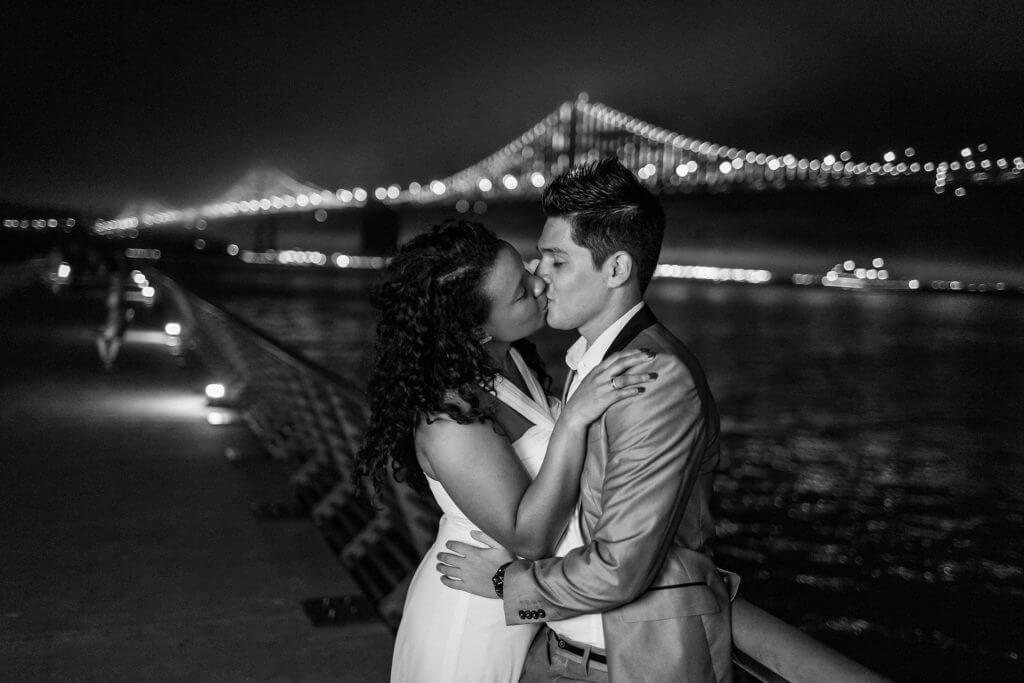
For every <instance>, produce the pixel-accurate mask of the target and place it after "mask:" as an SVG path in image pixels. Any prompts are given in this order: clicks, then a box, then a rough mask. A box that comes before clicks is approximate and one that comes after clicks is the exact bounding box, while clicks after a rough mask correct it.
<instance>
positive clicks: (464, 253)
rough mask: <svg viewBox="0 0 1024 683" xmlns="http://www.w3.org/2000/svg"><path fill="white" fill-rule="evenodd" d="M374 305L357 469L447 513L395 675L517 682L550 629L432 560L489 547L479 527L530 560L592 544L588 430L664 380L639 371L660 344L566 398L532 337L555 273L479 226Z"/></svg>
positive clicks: (421, 248)
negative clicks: (372, 359)
mask: <svg viewBox="0 0 1024 683" xmlns="http://www.w3.org/2000/svg"><path fill="white" fill-rule="evenodd" d="M375 305H376V306H377V307H378V308H379V309H380V319H379V322H378V325H377V342H376V363H375V366H374V368H373V371H372V375H371V379H370V387H369V392H370V401H371V409H372V416H371V420H370V427H369V429H368V431H367V434H366V439H365V443H364V445H363V448H362V449H361V451H360V453H359V455H358V457H357V467H358V471H359V472H360V473H361V474H363V475H369V476H370V477H372V478H373V480H374V482H375V485H376V486H377V487H378V489H379V488H380V487H381V486H383V484H384V482H385V480H386V478H387V477H388V475H389V469H390V470H393V472H394V475H395V476H396V478H398V479H400V480H403V479H404V480H408V481H409V483H410V484H411V485H412V486H414V487H416V488H418V489H419V490H421V491H425V490H427V489H429V491H430V492H431V493H432V494H433V496H434V498H435V499H436V500H437V503H438V505H439V506H440V507H441V510H442V511H443V513H444V515H443V516H442V517H441V521H440V525H439V528H438V535H437V539H436V540H435V542H434V545H433V547H432V548H431V549H430V550H429V551H428V552H427V553H426V555H425V557H424V558H423V561H422V562H421V563H420V566H419V568H418V569H417V571H416V574H415V575H414V577H413V579H412V583H411V585H410V587H409V593H408V597H407V599H406V603H405V611H404V613H403V618H402V623H401V625H400V627H399V629H398V635H397V639H396V643H395V651H394V657H393V661H392V672H391V680H392V681H417V682H423V681H444V682H445V683H449V682H451V681H472V682H473V683H479V682H482V681H517V680H519V674H520V672H521V669H522V666H523V663H524V660H525V657H526V652H527V650H528V649H529V646H530V642H531V640H532V639H533V636H534V634H535V632H536V629H537V627H536V626H533V625H519V626H506V625H505V617H504V613H503V611H502V605H501V601H495V600H488V599H485V598H480V597H477V596H474V595H471V594H469V593H466V592H463V591H453V590H450V589H448V588H446V587H445V586H444V585H443V584H442V583H441V582H440V581H438V579H437V576H436V574H435V572H434V561H433V558H434V556H435V555H436V554H437V552H439V551H441V550H443V549H444V547H445V543H446V542H447V541H450V540H459V541H463V542H467V543H475V541H473V540H472V538H471V536H470V531H471V530H473V529H480V530H482V531H483V532H484V533H486V534H487V535H488V536H490V537H491V538H492V539H494V540H496V541H497V543H499V544H501V545H502V546H504V547H506V548H508V549H509V550H510V551H511V552H513V553H515V554H516V555H519V556H521V557H525V558H532V559H537V558H542V557H550V556H552V555H556V554H559V552H558V548H559V547H561V546H565V547H566V548H571V547H573V546H575V545H579V544H580V536H579V533H580V532H579V529H578V527H577V525H576V524H574V523H570V522H571V521H572V510H573V508H574V506H575V504H576V500H577V497H578V495H579V491H578V488H579V478H580V472H581V470H582V466H583V456H584V454H585V450H586V449H585V438H586V428H587V426H588V425H589V424H590V423H591V422H593V421H594V420H596V419H597V418H599V417H600V416H601V414H602V413H603V412H604V411H605V410H606V409H607V408H608V406H610V405H612V404H613V403H615V402H617V401H621V400H623V399H627V398H629V397H630V396H636V395H637V394H639V393H641V392H643V391H644V387H643V386H640V385H641V384H643V383H644V382H648V381H651V379H652V377H651V376H650V375H649V374H648V373H632V374H630V371H631V370H633V369H634V368H636V367H637V366H639V365H640V364H641V363H644V362H646V361H647V360H649V359H650V358H651V357H652V356H651V355H650V354H648V353H646V352H642V351H635V350H634V351H628V352H623V353H619V354H615V355H612V356H609V357H608V359H606V360H605V361H604V362H603V363H602V364H601V365H600V366H598V368H597V369H595V370H594V371H593V372H591V374H590V375H588V376H587V378H586V379H585V380H584V381H583V383H582V384H581V386H580V388H579V389H578V390H577V391H576V393H575V394H573V397H572V399H571V400H570V401H569V402H568V403H567V404H566V405H565V406H564V407H563V406H561V405H560V403H559V401H558V400H557V399H556V398H553V397H551V396H548V395H547V393H546V389H547V388H548V387H549V385H550V378H549V377H548V375H547V373H546V372H545V371H544V367H543V364H542V363H541V360H540V357H539V356H538V354H537V351H536V349H535V347H534V345H533V344H532V343H531V342H529V341H527V339H526V337H527V336H529V335H531V334H533V333H534V332H536V331H538V330H539V329H541V328H542V327H543V325H544V318H545V311H546V308H547V299H546V296H545V284H544V282H543V281H542V280H541V279H540V278H538V277H535V276H534V275H533V274H532V273H531V272H530V271H529V270H527V269H526V268H525V267H524V265H523V260H522V257H521V256H520V255H519V253H518V252H517V251H516V250H515V248H514V247H512V245H510V244H509V243H508V242H505V241H503V240H500V239H498V237H496V236H495V235H494V234H493V233H492V232H490V231H489V230H487V229H485V228H484V227H482V226H480V225H478V224H474V223H469V222H454V223H448V224H445V225H442V226H436V227H434V228H433V229H432V230H431V231H429V232H427V233H425V234H421V235H419V236H417V237H415V238H414V239H412V240H411V241H410V242H408V243H407V244H405V245H404V246H403V247H402V248H401V249H400V250H399V252H398V254H397V255H396V256H395V258H394V259H393V261H392V262H391V265H390V266H389V269H388V274H387V277H386V280H385V282H384V283H383V284H382V285H381V286H380V287H379V288H378V290H377V292H376V301H375ZM560 541H561V543H560ZM477 545H479V544H477Z"/></svg>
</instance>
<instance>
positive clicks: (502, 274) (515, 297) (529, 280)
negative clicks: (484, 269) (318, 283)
mask: <svg viewBox="0 0 1024 683" xmlns="http://www.w3.org/2000/svg"><path fill="white" fill-rule="evenodd" d="M545 288H546V286H545V284H544V281H543V280H541V279H540V278H539V277H536V276H535V275H533V273H531V272H530V271H528V270H527V269H526V267H525V266H524V265H523V258H522V256H520V255H519V252H518V251H516V249H515V247H513V246H512V245H511V244H509V243H508V242H505V243H504V246H503V247H502V248H501V251H499V252H498V256H497V258H496V259H495V261H494V266H493V267H492V268H491V272H490V273H488V275H487V277H486V278H484V281H483V293H484V296H485V297H487V300H488V301H490V303H491V312H490V315H488V316H487V320H486V321H485V322H484V325H483V330H484V332H485V333H486V334H488V335H490V336H492V337H493V338H494V340H495V341H499V342H513V341H516V340H518V339H522V338H524V337H528V336H530V335H531V334H533V333H534V332H536V331H537V330H539V329H541V328H542V327H544V316H545V314H546V312H547V306H548V299H547V296H545V294H544V290H545Z"/></svg>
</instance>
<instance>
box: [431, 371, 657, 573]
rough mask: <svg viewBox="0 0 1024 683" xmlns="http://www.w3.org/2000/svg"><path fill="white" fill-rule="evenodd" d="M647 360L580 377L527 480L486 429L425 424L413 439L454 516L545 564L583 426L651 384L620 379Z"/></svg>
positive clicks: (575, 490)
mask: <svg viewBox="0 0 1024 683" xmlns="http://www.w3.org/2000/svg"><path fill="white" fill-rule="evenodd" d="M650 358H651V356H649V355H648V354H646V353H645V352H640V351H629V352H623V353H621V354H615V355H614V356H612V357H609V358H608V359H607V360H606V361H605V362H604V363H602V364H601V365H599V366H598V367H597V368H595V369H594V370H593V372H591V373H590V375H588V376H587V379H586V380H584V382H583V383H581V385H580V387H579V389H577V391H576V393H575V394H574V395H573V398H572V400H570V401H569V402H568V403H567V404H566V406H565V409H564V410H563V411H562V415H561V416H560V417H559V419H558V421H557V422H556V423H555V428H554V430H553V432H552V435H551V440H550V442H549V443H548V448H547V455H546V456H545V458H544V463H543V464H542V465H541V468H540V471H539V472H538V474H537V477H536V478H535V479H534V480H533V481H531V480H530V477H529V475H528V474H527V472H526V470H524V469H523V466H522V465H521V464H520V462H519V458H518V456H516V453H515V451H514V450H513V448H512V445H511V444H510V443H509V441H508V439H507V438H505V437H504V436H502V435H501V434H499V433H497V432H496V431H495V429H494V425H493V424H489V423H473V424H458V423H456V422H454V421H452V420H447V419H440V420H436V421H434V422H432V423H429V424H428V423H426V422H425V421H424V422H423V423H421V425H420V426H419V428H418V429H417V432H416V444H417V448H418V449H419V450H420V452H421V453H422V454H423V455H424V456H425V457H426V459H427V461H428V462H429V463H430V466H431V468H432V469H433V471H434V473H435V474H436V475H437V478H438V480H439V481H440V482H441V485H442V486H444V488H445V490H446V491H447V492H448V494H449V495H450V496H451V497H452V499H453V500H454V501H455V503H456V505H458V506H459V509H461V510H462V511H463V512H464V513H465V514H466V516H467V517H469V519H470V520H472V522H473V523H474V524H476V525H477V526H478V527H479V528H480V529H481V530H482V531H483V532H484V533H486V534H487V535H488V536H491V537H492V538H494V539H495V540H496V541H498V542H499V543H500V544H501V545H503V546H504V547H505V548H507V549H508V550H510V551H511V552H513V553H515V554H516V555H519V556H521V557H525V558H528V559H539V558H542V557H549V556H550V555H551V554H552V552H553V550H554V547H555V545H556V543H557V542H558V539H559V537H560V536H561V535H562V532H563V531H564V530H565V525H566V523H567V522H568V520H569V514H570V513H571V512H572V508H573V506H574V505H575V504H576V499H577V498H578V496H579V479H580V472H581V471H582V469H583V458H584V456H585V455H586V432H587V427H588V426H589V425H590V423H591V422H593V421H594V420H596V419H597V418H598V417H599V416H600V415H601V414H602V413H603V412H604V411H605V410H606V409H607V408H608V406H610V405H612V404H613V403H616V402H618V401H621V400H623V399H625V398H628V397H630V396H636V395H637V394H638V393H641V391H642V390H643V387H638V386H637V385H638V384H642V383H644V382H649V381H651V379H653V378H652V377H651V376H650V375H649V374H647V373H644V374H624V373H626V372H627V371H628V370H631V369H633V368H634V367H635V366H637V365H639V364H640V363H643V362H646V361H647V360H649V359H650ZM613 378H614V379H615V384H614V386H613V385H612V379H613Z"/></svg>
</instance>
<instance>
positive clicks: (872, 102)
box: [0, 0, 1024, 212]
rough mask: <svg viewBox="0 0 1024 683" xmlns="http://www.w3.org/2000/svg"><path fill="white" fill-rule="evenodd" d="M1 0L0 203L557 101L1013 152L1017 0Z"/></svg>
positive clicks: (414, 169) (345, 156) (195, 199)
mask: <svg viewBox="0 0 1024 683" xmlns="http://www.w3.org/2000/svg"><path fill="white" fill-rule="evenodd" d="M99 7H100V5H96V6H92V3H66V5H65V6H61V5H60V3H44V2H39V1H38V0H35V1H33V2H6V3H4V10H3V15H4V16H3V21H2V22H0V23H2V24H4V25H3V26H2V27H0V33H2V35H0V38H2V40H0V59H2V64H3V68H2V73H0V98H2V106H0V130H2V131H3V133H4V136H3V141H2V144H0V202H18V203H40V204H51V205H52V204H59V205H65V206H69V207H79V208H87V209H93V210H101V211H108V212H116V211H118V210H119V209H120V208H121V207H122V206H123V205H124V204H126V203H127V202H129V201H142V200H154V201H158V202H162V203H165V204H167V205H169V206H172V207H182V206H187V205H193V204H196V203H200V202H204V201H210V200H213V199H215V198H216V197H217V196H218V195H219V194H220V193H222V192H223V191H224V190H226V189H227V188H228V186H229V185H231V184H232V182H233V181H235V180H236V179H237V178H239V177H240V176H241V175H242V174H243V173H244V172H245V171H246V170H247V169H248V168H250V167H251V166H253V165H255V164H265V165H270V166H276V167H279V168H282V169H283V170H285V171H287V172H289V173H291V174H293V175H294V176H296V177H297V178H299V179H300V180H308V181H309V182H311V183H313V184H316V185H320V186H324V187H328V188H336V187H346V186H352V185H356V184H359V185H363V186H374V185H377V184H382V183H392V182H397V183H402V184H405V183H407V182H409V181H411V180H419V181H423V180H429V179H431V178H433V177H438V176H444V175H448V174H450V173H452V172H454V171H457V170H459V169H461V168H463V167H465V166H468V165H470V164H472V163H474V162H476V161H478V160H479V159H481V158H483V157H484V156H486V155H487V154H489V153H491V152H493V151H495V150H496V149H498V148H499V147H501V146H502V145H504V144H505V143H506V142H508V141H509V140H510V139H511V138H512V137H514V136H517V135H519V134H520V133H522V132H523V131H524V130H526V129H527V128H528V127H530V126H532V125H533V124H534V123H535V122H536V121H537V120H539V119H540V118H541V117H542V116H544V115H545V114H547V113H548V112H550V111H552V110H554V109H555V108H556V107H557V106H558V105H559V103H561V102H562V101H564V100H567V99H571V98H573V97H574V96H575V94H576V93H577V92H580V91H586V92H588V93H589V94H590V98H591V100H592V101H599V102H603V103H605V104H608V105H610V106H612V107H615V108H617V109H620V110H622V111H625V112H627V113H629V114H632V115H634V116H639V117H641V118H643V119H646V120H648V121H650V122H652V123H655V124H657V125H660V126H663V127H666V128H669V129H672V130H675V131H677V132H681V133H685V134H687V135H691V136H695V137H699V138H702V139H707V140H710V141H712V142H716V143H721V144H727V145H730V146H736V147H742V148H746V149H753V150H757V151H764V152H769V153H788V152H792V153H794V154H798V155H807V156H819V155H823V154H825V153H828V152H834V153H838V152H839V151H841V150H844V149H849V150H851V151H852V152H853V154H854V157H855V159H865V160H875V159H877V158H878V157H879V156H880V155H881V153H882V152H883V151H885V150H887V149H894V148H895V149H903V148H904V147H906V146H907V145H913V146H914V147H915V148H916V149H917V150H918V158H921V159H922V160H924V159H929V158H930V159H943V158H951V157H953V156H954V155H955V154H956V153H957V151H958V150H959V149H960V148H961V147H963V146H965V145H974V144H977V143H980V142H986V143H988V145H989V147H990V150H991V151H992V152H993V153H994V154H995V155H1001V156H1016V155H1019V154H1021V153H1024V124H1022V120H1024V116H1022V113H1021V106H1022V103H1024V40H1022V38H1021V36H1022V33H1024V4H1022V3H1020V2H949V1H947V0H932V1H931V2H843V3H838V2H835V3H823V2H807V3H803V2H801V3H796V2H764V1H761V0H752V1H750V2H746V3H725V2H704V3H694V2H683V1H678V2H671V3H669V2H665V3H626V2H604V1H592V2H585V3H556V2H552V1H549V2H545V3H523V2H506V3H493V4H492V3H479V2H467V3H453V2H449V3H413V4H407V3H400V2H390V1H379V0H378V1H377V2H373V3H369V2H367V3H360V4H356V3H347V2H332V3H323V4H314V3H301V2H289V3H283V2H282V3H272V2H260V3H256V2H249V3H226V2H224V3H218V2H207V3H203V4H195V5H190V4H187V3H178V2H160V3H147V2H139V3H136V4H132V5H124V6H116V5H111V4H106V5H102V7H103V9H99Z"/></svg>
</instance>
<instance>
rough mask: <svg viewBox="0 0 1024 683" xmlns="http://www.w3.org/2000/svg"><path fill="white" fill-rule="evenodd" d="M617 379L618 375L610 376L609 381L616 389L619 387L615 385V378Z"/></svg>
mask: <svg viewBox="0 0 1024 683" xmlns="http://www.w3.org/2000/svg"><path fill="white" fill-rule="evenodd" d="M617 379H618V377H612V378H611V380H610V381H611V383H612V389H616V390H618V388H619V387H618V386H616V385H615V380H617Z"/></svg>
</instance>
